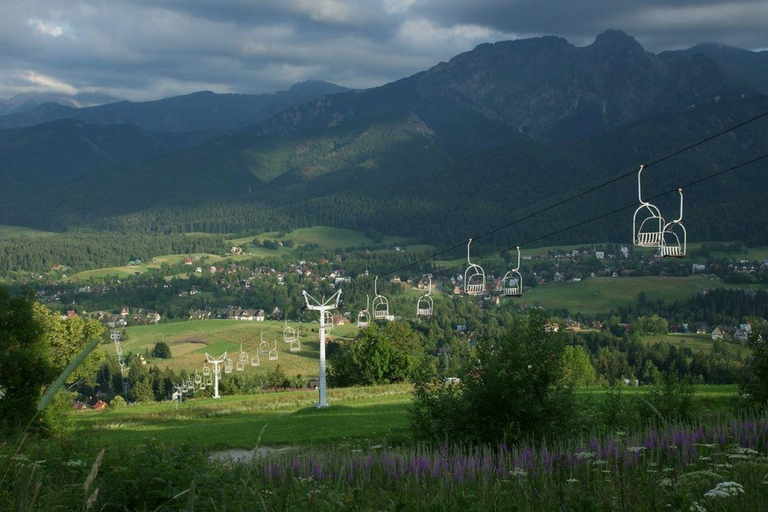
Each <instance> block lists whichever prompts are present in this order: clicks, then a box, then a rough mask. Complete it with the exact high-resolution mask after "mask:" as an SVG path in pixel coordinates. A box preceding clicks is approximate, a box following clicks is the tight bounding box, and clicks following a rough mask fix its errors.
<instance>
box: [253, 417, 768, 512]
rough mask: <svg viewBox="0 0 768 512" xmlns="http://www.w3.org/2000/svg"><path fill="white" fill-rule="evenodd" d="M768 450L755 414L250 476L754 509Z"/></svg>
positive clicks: (486, 500)
mask: <svg viewBox="0 0 768 512" xmlns="http://www.w3.org/2000/svg"><path fill="white" fill-rule="evenodd" d="M767 449H768V419H761V420H759V421H731V422H729V423H724V424H713V425H700V426H697V427H695V428H692V427H667V428H663V429H650V430H646V431H642V432H636V433H632V434H627V433H622V432H616V433H614V434H612V435H608V436H604V437H592V438H589V439H583V440H580V441H578V442H572V443H566V444H554V445H547V444H543V445H540V446H531V445H525V444H524V445H520V446H513V447H508V446H506V445H503V444H502V445H500V446H497V447H494V448H493V449H491V448H467V447H463V448H462V447H455V448H449V447H448V446H445V447H443V448H441V449H427V448H417V449H413V448H401V449H385V448H384V447H380V446H373V447H370V448H369V449H368V450H360V449H351V448H350V449H347V450H346V451H331V452H327V453H324V454H297V455H293V456H286V457H282V458H279V459H273V460H263V461H261V462H260V463H259V464H258V468H257V469H256V471H255V473H254V474H255V475H258V476H259V477H260V478H258V480H260V481H262V482H263V488H262V491H261V492H262V494H265V495H266V497H268V498H269V501H270V503H271V504H272V505H273V506H279V504H281V503H283V504H290V503H297V502H306V501H307V499H309V500H312V499H315V500H321V499H322V500H325V501H328V502H329V503H332V502H333V500H336V503H337V504H338V505H344V506H348V507H353V506H354V505H355V504H357V505H360V501H361V500H363V501H364V502H365V503H366V506H365V508H372V509H388V508H398V507H399V505H405V506H406V507H407V508H412V509H414V510H432V509H440V510H443V509H447V510H470V509H476V510H492V509H497V510H649V511H650V510H666V509H670V508H671V509H672V510H693V511H703V510H740V511H741V510H755V511H757V510H767V509H768V457H766V450H767ZM329 500H330V501H329ZM314 503H317V501H315V502H314ZM288 508H290V507H288ZM299 508H301V507H299Z"/></svg>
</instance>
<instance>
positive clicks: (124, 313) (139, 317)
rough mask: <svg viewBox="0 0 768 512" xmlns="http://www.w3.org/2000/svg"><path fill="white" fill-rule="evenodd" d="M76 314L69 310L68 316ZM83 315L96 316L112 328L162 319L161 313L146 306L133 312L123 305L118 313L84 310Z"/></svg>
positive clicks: (155, 321) (153, 323)
mask: <svg viewBox="0 0 768 512" xmlns="http://www.w3.org/2000/svg"><path fill="white" fill-rule="evenodd" d="M75 314H76V313H75V312H74V311H67V315H66V316H69V315H75ZM82 315H83V316H86V317H88V318H94V319H96V320H98V321H100V322H102V323H103V324H105V325H106V326H107V327H109V328H110V329H120V328H123V327H126V326H128V324H129V323H130V324H131V325H155V324H158V323H160V320H162V316H161V315H160V313H158V312H157V311H152V310H150V309H145V308H138V309H137V310H135V311H134V312H133V313H131V310H130V308H128V307H123V308H122V309H121V310H120V313H117V314H115V313H111V312H109V311H90V312H86V311H83V313H82Z"/></svg>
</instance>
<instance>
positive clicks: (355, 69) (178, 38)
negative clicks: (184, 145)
mask: <svg viewBox="0 0 768 512" xmlns="http://www.w3.org/2000/svg"><path fill="white" fill-rule="evenodd" d="M0 2H1V3H0V13H2V16H0V99H7V98H10V97H12V96H14V95H15V94H19V93H30V92H32V93H34V92H51V93H63V94H78V93H96V94H108V95H111V96H114V97H117V98H122V99H128V100H133V101H145V100H152V99H159V98H163V97H169V96H175V95H180V94H187V93H191V92H194V91H200V90H210V91H214V92H217V93H229V92H234V93H249V94H258V93H269V92H275V91H278V90H285V89H287V88H288V87H289V86H290V85H291V84H293V83H296V82H301V81H304V80H309V79H316V80H327V81H329V82H333V83H336V84H339V85H343V86H346V87H352V88H367V87H373V86H378V85H382V84H384V83H387V82H391V81H394V80H397V79H399V78H402V77H405V76H408V75H411V74H413V73H416V72H418V71H422V70H425V69H428V68H430V67H432V66H434V65H435V64H437V63H438V62H440V61H447V60H449V59H450V58H451V57H453V56H454V55H457V54H459V53H461V52H465V51H469V50H471V49H472V48H474V47H475V46H477V45H478V44H481V43H493V42H496V41H502V40H511V39H520V38H530V37H538V36H543V35H556V36H561V37H564V38H566V39H567V40H568V41H570V42H571V43H572V44H574V45H576V46H586V45H588V44H591V43H592V41H594V38H595V36H596V35H598V34H599V33H601V32H603V31H605V30H607V29H620V30H623V31H625V32H626V33H628V34H629V35H631V36H633V37H634V38H635V39H637V40H638V41H639V42H640V44H642V45H643V46H644V47H645V48H646V50H648V51H652V52H654V53H658V52H661V51H664V50H674V49H682V48H689V47H691V46H693V45H696V44H699V43H705V42H717V43H721V44H725V45H728V46H736V47H740V48H746V49H750V50H765V49H768V2H767V1H765V0H760V1H750V0H677V1H658V0H636V1H627V0H580V1H574V0H556V1H547V0H273V1H260V0H0Z"/></svg>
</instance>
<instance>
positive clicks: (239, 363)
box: [235, 360, 245, 372]
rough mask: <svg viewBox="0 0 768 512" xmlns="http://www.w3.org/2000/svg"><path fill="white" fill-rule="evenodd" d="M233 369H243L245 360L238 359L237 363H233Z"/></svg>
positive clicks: (240, 370) (239, 370)
mask: <svg viewBox="0 0 768 512" xmlns="http://www.w3.org/2000/svg"><path fill="white" fill-rule="evenodd" d="M235 370H236V371H238V372H242V371H245V361H242V360H240V361H238V362H237V364H236V365H235Z"/></svg>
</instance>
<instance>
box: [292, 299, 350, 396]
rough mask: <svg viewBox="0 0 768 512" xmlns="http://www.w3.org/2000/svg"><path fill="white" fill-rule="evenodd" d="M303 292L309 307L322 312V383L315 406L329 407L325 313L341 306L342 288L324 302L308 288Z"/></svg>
mask: <svg viewBox="0 0 768 512" xmlns="http://www.w3.org/2000/svg"><path fill="white" fill-rule="evenodd" d="M301 293H302V295H304V302H305V304H306V306H307V309H309V310H312V311H319V312H320V375H319V377H318V381H319V382H320V385H319V386H318V395H319V396H318V402H317V404H315V406H316V407H318V408H321V407H328V405H329V404H328V400H327V399H326V396H325V391H326V387H325V313H326V311H330V310H332V309H337V308H338V307H339V300H340V299H341V290H339V291H337V292H336V293H334V294H333V295H331V298H329V299H327V300H326V299H325V297H323V302H320V301H318V300H317V299H315V298H314V297H312V296H311V295H310V294H308V293H307V291H306V290H303V291H302V292H301ZM310 301H311V302H310Z"/></svg>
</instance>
